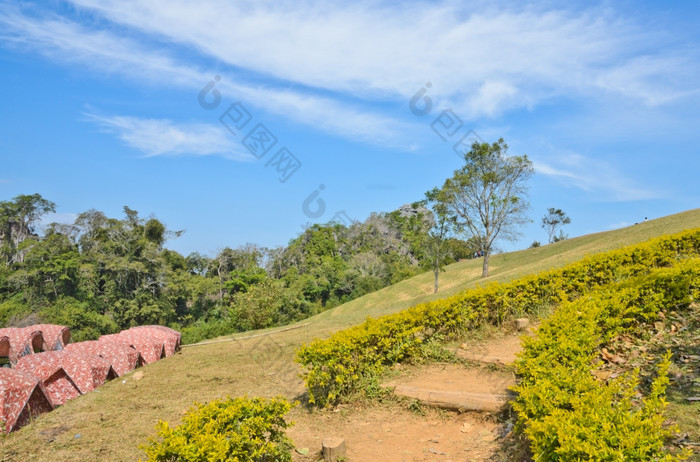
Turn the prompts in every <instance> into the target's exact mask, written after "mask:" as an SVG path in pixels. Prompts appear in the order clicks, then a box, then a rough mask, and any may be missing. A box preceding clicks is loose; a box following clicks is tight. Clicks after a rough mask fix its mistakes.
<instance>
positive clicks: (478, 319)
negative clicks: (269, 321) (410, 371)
mask: <svg viewBox="0 0 700 462" xmlns="http://www.w3.org/2000/svg"><path fill="white" fill-rule="evenodd" d="M698 255H700V230H693V231H687V232H684V233H679V234H675V235H670V236H666V237H661V238H656V239H653V240H651V241H649V242H647V243H644V244H640V245H636V246H631V247H626V248H623V249H620V250H616V251H612V252H607V253H603V254H598V255H594V256H590V257H587V258H584V259H583V260H581V261H579V262H577V263H574V264H570V265H567V266H565V267H563V268H560V269H555V270H550V271H545V272H541V273H539V274H537V275H533V276H528V277H524V278H521V279H518V280H515V281H512V282H509V283H505V284H499V283H493V284H490V285H488V286H484V287H480V288H477V289H471V290H467V291H464V292H461V293H459V294H457V295H454V296H452V297H448V298H444V299H440V300H436V301H433V302H427V303H423V304H419V305H416V306H414V307H412V308H409V309H407V310H404V311H402V312H399V313H396V314H392V315H388V316H384V317H381V318H378V319H371V318H368V319H367V321H365V322H364V323H363V324H361V325H359V326H355V327H352V328H350V329H346V330H343V331H340V332H337V333H335V334H334V335H332V336H331V337H329V338H328V339H325V340H315V341H313V342H311V343H310V344H306V345H302V347H301V348H300V349H299V350H298V351H297V358H296V360H297V362H298V363H299V364H301V365H302V366H304V367H305V372H304V380H305V382H306V386H307V388H308V392H309V400H310V402H311V403H315V404H316V405H319V406H329V405H333V404H335V403H337V402H338V401H339V400H341V399H342V398H343V397H345V396H347V395H348V394H350V393H352V392H354V391H357V390H358V388H359V387H360V384H362V383H365V380H366V379H367V378H370V377H374V376H376V375H377V374H378V373H380V372H381V371H382V370H383V369H384V368H385V367H387V366H390V365H393V364H395V363H397V362H400V361H403V360H406V359H409V358H412V357H414V356H416V355H417V354H418V352H419V351H420V345H421V343H422V342H424V341H426V340H428V339H430V338H431V337H433V336H436V335H439V336H449V335H454V334H456V333H458V332H460V331H464V330H466V329H470V328H473V327H475V326H478V325H481V324H483V323H492V324H500V323H502V322H503V321H504V320H505V319H507V318H508V317H510V316H512V315H513V314H523V313H529V312H532V311H533V310H535V309H537V308H540V307H543V306H553V305H557V304H559V303H561V302H564V301H569V300H573V299H576V298H578V297H580V296H582V295H584V294H587V293H589V292H591V291H592V290H594V289H596V288H599V287H601V286H603V285H606V284H610V283H613V282H616V281H621V280H624V279H627V278H630V277H634V276H637V275H643V274H646V273H648V272H649V271H650V269H652V268H660V267H669V266H671V265H672V264H673V263H675V262H677V261H679V260H682V259H685V258H688V257H692V256H698Z"/></svg>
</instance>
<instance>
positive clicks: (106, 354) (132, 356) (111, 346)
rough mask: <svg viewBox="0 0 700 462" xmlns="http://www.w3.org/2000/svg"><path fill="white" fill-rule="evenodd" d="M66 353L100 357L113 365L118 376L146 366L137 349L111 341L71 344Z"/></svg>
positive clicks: (67, 346)
mask: <svg viewBox="0 0 700 462" xmlns="http://www.w3.org/2000/svg"><path fill="white" fill-rule="evenodd" d="M64 351H77V352H79V353H86V354H93V355H97V356H100V357H101V358H104V359H105V360H106V361H107V362H109V363H110V364H111V365H112V369H114V372H115V373H116V374H117V375H118V376H122V375H124V374H126V373H127V372H129V371H133V370H134V369H135V368H137V367H139V366H141V365H142V364H144V362H143V358H142V357H141V355H140V354H139V352H138V350H137V349H136V348H133V347H131V346H129V345H126V344H124V343H122V342H115V341H110V340H104V341H103V340H89V341H87V342H77V343H69V344H68V345H66V349H65V350H64Z"/></svg>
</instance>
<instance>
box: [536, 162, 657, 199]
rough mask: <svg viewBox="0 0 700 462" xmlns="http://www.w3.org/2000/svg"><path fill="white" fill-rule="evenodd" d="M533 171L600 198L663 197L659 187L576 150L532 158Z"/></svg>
mask: <svg viewBox="0 0 700 462" xmlns="http://www.w3.org/2000/svg"><path fill="white" fill-rule="evenodd" d="M533 164H534V167H535V172H536V173H539V174H542V175H545V176H547V177H550V178H553V179H554V180H556V181H558V182H560V183H561V184H563V185H565V186H567V187H573V188H578V189H580V190H582V191H586V192H588V193H592V195H593V197H596V198H597V199H598V200H600V201H603V202H628V201H639V200H648V199H658V198H660V197H663V196H664V194H663V193H662V192H661V191H658V190H655V189H653V188H645V187H642V186H640V185H638V184H636V183H635V182H634V181H633V180H631V179H629V178H627V177H626V176H625V175H624V174H622V173H620V172H619V171H617V170H616V169H615V168H614V167H613V166H612V165H610V164H609V163H608V162H605V161H602V160H597V159H591V158H588V157H585V156H582V155H580V154H572V153H569V154H565V155H562V156H560V157H558V158H557V159H553V160H552V159H550V160H546V161H542V160H533Z"/></svg>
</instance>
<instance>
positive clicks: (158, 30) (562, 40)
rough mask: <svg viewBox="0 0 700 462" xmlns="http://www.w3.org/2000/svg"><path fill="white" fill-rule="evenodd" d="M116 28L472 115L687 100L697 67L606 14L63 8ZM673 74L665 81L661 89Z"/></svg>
mask: <svg viewBox="0 0 700 462" xmlns="http://www.w3.org/2000/svg"><path fill="white" fill-rule="evenodd" d="M72 3H73V4H75V5H77V6H79V7H82V8H84V9H86V10H89V11H92V12H95V13H97V14H99V15H101V16H103V17H106V18H108V19H109V20H111V21H113V22H114V23H117V24H121V25H125V26H128V27H130V28H133V29H134V30H138V31H141V32H145V33H148V34H153V35H156V36H159V37H161V38H164V39H166V40H169V41H171V42H174V43H179V44H183V45H186V46H188V47H191V48H195V49H197V50H199V51H201V52H202V53H203V54H206V55H208V56H211V57H214V58H216V59H217V60H220V61H222V62H225V63H228V64H231V65H234V66H237V67H240V68H244V69H250V70H253V71H255V72H258V73H261V74H264V75H270V76H273V77H275V78H278V79H280V80H283V81H293V82H297V83H302V84H304V85H307V86H310V87H315V88H324V89H329V90H333V91H338V92H344V93H347V94H352V95H355V96H360V97H362V96H369V97H373V98H376V97H378V96H388V97H400V98H401V99H405V98H407V97H410V96H411V95H412V94H413V93H414V92H415V90H416V86H417V84H421V85H422V83H423V81H424V79H430V80H432V82H433V84H434V85H433V89H434V92H435V95H436V97H438V98H442V99H444V100H445V101H447V102H449V103H453V104H462V107H460V108H459V109H461V110H462V111H467V110H469V113H470V115H471V116H474V117H478V116H482V115H487V116H488V115H494V114H498V113H499V112H501V111H503V110H505V109H508V108H510V107H522V106H527V105H530V104H533V103H536V102H538V101H539V100H541V99H543V98H547V97H549V96H552V95H553V94H557V95H561V94H566V93H570V92H579V91H584V92H590V91H598V92H600V91H601V90H603V91H606V92H611V93H616V94H620V95H624V96H627V97H631V98H637V99H640V100H641V101H644V102H645V103H648V104H661V103H664V102H668V101H672V100H674V99H676V98H679V97H681V96H682V95H683V94H684V93H686V92H687V91H690V90H689V88H688V87H692V89H697V88H698V87H697V83H696V79H695V78H694V75H696V73H695V72H693V71H694V70H695V71H697V69H698V66H697V62H689V61H688V59H686V58H684V57H683V56H681V55H674V54H673V51H674V50H663V51H662V52H657V54H649V53H648V52H647V51H646V48H647V47H648V45H650V44H655V45H656V46H657V47H658V46H659V45H660V41H661V37H659V35H660V34H654V33H653V32H650V31H649V30H648V29H646V28H644V27H642V26H638V25H636V24H634V23H633V22H632V21H631V20H627V19H622V18H620V17H618V16H616V15H615V14H614V13H613V12H612V11H611V10H608V9H603V8H596V7H591V8H590V9H588V10H585V11H580V10H578V11H566V10H564V9H553V8H550V9H542V8H539V9H538V8H536V7H532V6H513V5H510V6H507V5H503V4H502V5H493V6H483V5H481V4H480V5H475V4H474V5H470V4H465V3H463V2H453V1H449V0H445V1H440V2H410V1H409V2H405V3H403V4H401V5H400V6H397V5H395V4H384V3H382V2H376V1H359V2H353V3H351V4H343V3H333V2H325V1H307V2H284V1H283V2H260V1H258V0H243V1H237V2H227V1H223V0H217V1H211V2H206V3H202V2H198V1H193V0H147V1H146V0H126V1H125V0H72ZM666 75H675V76H676V77H675V81H668V80H667V79H664V78H662V76H666Z"/></svg>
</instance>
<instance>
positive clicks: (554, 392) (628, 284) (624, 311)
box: [513, 258, 700, 461]
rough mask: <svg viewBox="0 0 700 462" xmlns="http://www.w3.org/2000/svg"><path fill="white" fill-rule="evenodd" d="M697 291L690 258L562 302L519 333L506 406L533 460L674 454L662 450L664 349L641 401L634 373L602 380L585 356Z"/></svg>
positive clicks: (666, 432)
mask: <svg viewBox="0 0 700 462" xmlns="http://www.w3.org/2000/svg"><path fill="white" fill-rule="evenodd" d="M699 295H700V259H697V258H693V259H689V260H687V261H684V262H681V263H679V264H677V265H676V266H675V267H672V268H663V269H657V270H654V271H651V272H650V273H649V274H648V275H646V276H640V277H636V278H632V279H629V280H626V281H623V282H620V283H615V284H612V285H609V286H606V287H605V288H603V289H601V290H597V291H595V292H592V293H590V294H588V295H586V296H584V297H582V298H580V299H578V300H576V301H573V302H565V303H563V304H562V305H561V306H560V307H559V308H558V309H557V311H555V313H554V314H553V315H552V316H550V317H549V318H548V319H547V320H546V321H545V322H544V323H543V324H542V325H541V326H540V328H539V329H538V332H537V336H536V337H535V338H530V339H526V340H525V342H524V351H523V353H522V354H521V356H520V358H519V359H518V360H517V361H516V371H517V374H518V379H519V383H518V385H517V386H516V387H514V390H515V391H516V392H517V393H518V397H517V399H516V400H515V402H514V403H513V408H514V410H515V411H516V412H517V413H518V424H519V427H520V428H521V429H524V431H525V434H526V435H527V436H528V438H529V440H530V443H531V449H532V452H533V454H534V456H535V458H537V460H542V461H549V460H566V461H568V460H631V461H646V460H659V459H661V458H664V460H678V459H677V458H675V457H672V456H670V455H666V454H664V453H663V443H664V440H665V439H666V438H667V437H669V436H670V435H671V434H672V432H673V430H672V429H671V428H668V427H664V426H663V410H664V408H665V407H666V401H665V399H664V393H665V389H666V385H667V384H668V377H667V371H668V366H669V356H667V357H666V358H665V359H664V360H663V361H662V362H661V364H660V366H659V373H658V377H657V378H656V379H655V381H654V382H653V383H652V387H651V393H650V394H649V396H648V397H647V398H646V399H641V400H637V399H635V396H636V394H637V392H638V385H639V382H638V378H637V373H636V372H635V373H631V374H627V375H625V376H622V377H620V378H618V379H615V380H611V381H610V382H608V383H601V382H599V381H598V380H596V378H595V376H594V375H593V373H592V372H593V370H594V363H593V361H592V360H593V358H594V357H595V356H596V355H597V352H598V350H599V349H600V348H601V347H602V345H603V344H604V342H605V341H606V340H609V339H611V338H612V337H614V336H616V335H618V334H620V333H621V332H624V331H626V330H629V329H631V328H633V327H635V326H637V325H639V324H643V323H645V322H650V321H654V320H655V319H656V318H657V316H658V312H659V311H662V310H666V309H668V308H669V307H683V306H687V305H688V304H690V303H691V302H692V300H694V299H695V298H697V297H698V296H699Z"/></svg>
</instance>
